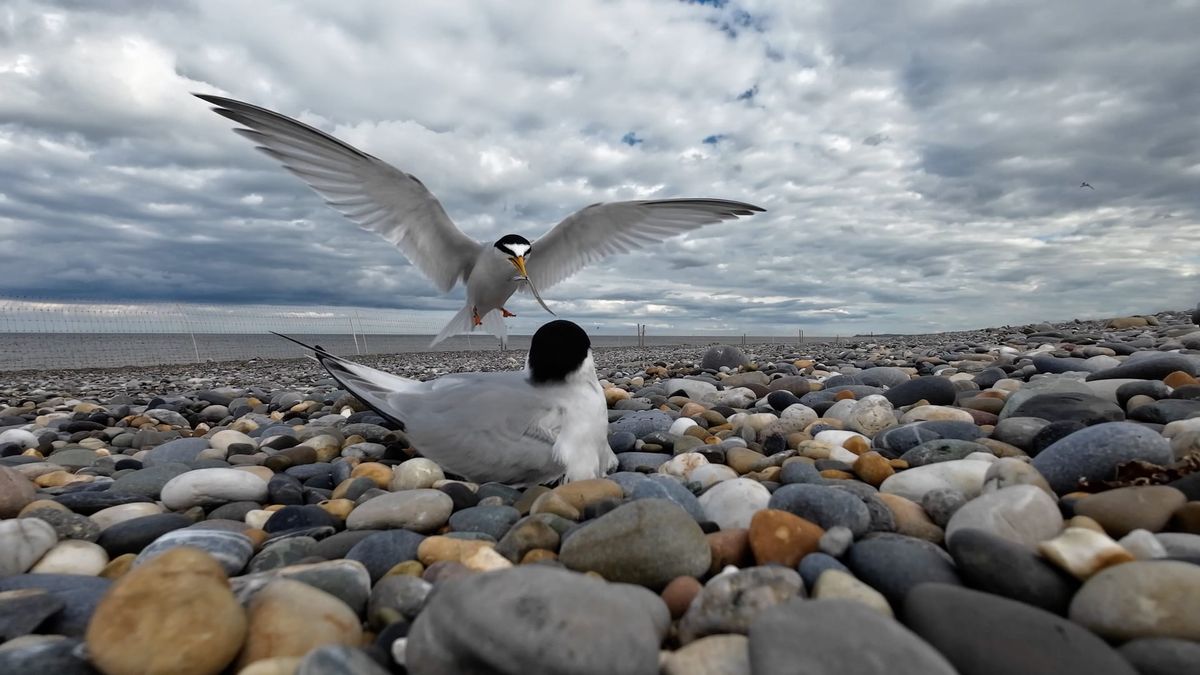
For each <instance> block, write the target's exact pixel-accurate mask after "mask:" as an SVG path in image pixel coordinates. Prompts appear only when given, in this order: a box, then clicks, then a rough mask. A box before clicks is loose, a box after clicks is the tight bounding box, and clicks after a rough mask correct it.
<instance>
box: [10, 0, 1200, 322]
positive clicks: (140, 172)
mask: <svg viewBox="0 0 1200 675" xmlns="http://www.w3.org/2000/svg"><path fill="white" fill-rule="evenodd" d="M164 7H165V8H164ZM1197 27H1200V2H1197V1H1196V0H1176V1H1174V2H1170V1H1166V0H1164V1H1162V2H1153V3H1128V2H1124V1H1118V0H1086V1H1085V0H1079V1H1063V2H1044V1H1042V0H1028V1H1014V2H974V1H970V0H953V1H951V0H941V1H934V2H929V1H920V2H918V1H908V2H905V1H895V0H888V1H886V2H885V1H880V2H855V3H847V2H837V1H835V0H829V1H828V2H815V1H814V2H794V1H792V0H778V1H768V0H752V1H746V2H737V1H735V0H729V1H728V2H725V1H717V2H712V1H709V2H701V3H687V2H675V1H668V0H662V1H657V2H650V1H639V2H634V1H622V0H618V1H613V2H585V1H582V0H580V1H571V2H552V3H548V2H536V1H532V0H531V1H523V0H508V1H506V2H499V3H498V2H486V1H482V0H481V1H479V2H465V1H464V2H441V1H437V2H391V1H384V0H380V1H379V2H345V3H331V2H323V1H317V0H314V1H312V2H299V1H291V2H284V1H280V0H256V1H255V2H235V1H232V0H228V1H226V0H204V1H203V2H200V1H196V2H174V3H157V2H151V1H150V0H123V1H116V0H111V1H108V2H103V3H93V2H89V1H86V0H63V1H61V2H34V1H30V0H10V1H9V2H6V3H5V4H4V7H3V8H2V9H0V242H2V243H0V295H2V296H9V297H12V296H19V297H32V298H37V299H41V300H55V299H58V298H66V299H83V300H101V301H110V302H117V301H120V302H135V303H136V302H163V301H170V302H210V303H252V304H263V303H275V304H288V305H353V306H360V307H374V308H390V309H393V310H402V311H403V312H404V313H405V314H404V316H411V317H413V321H414V323H418V322H419V323H423V324H428V323H429V322H431V321H432V322H434V323H436V322H438V321H442V320H444V318H448V317H449V315H450V313H451V312H452V311H453V310H455V309H457V308H458V307H460V306H461V304H462V298H463V295H462V290H461V289H459V290H457V291H456V292H455V293H454V294H452V295H450V296H442V295H440V294H439V293H438V292H437V290H436V289H435V288H434V287H433V285H432V284H431V283H429V282H428V281H426V280H425V279H424V278H423V277H422V276H421V275H420V273H419V272H418V271H417V270H416V269H415V268H413V267H412V266H410V265H409V264H408V263H407V262H406V261H405V259H404V257H403V256H402V255H401V254H400V253H399V252H398V251H396V250H395V249H393V248H392V247H391V246H390V245H388V244H386V243H385V242H382V240H379V239H377V238H376V237H375V236H374V235H372V234H369V233H367V232H363V231H360V230H358V229H357V228H356V227H355V226H354V225H353V224H352V223H350V222H349V221H346V220H343V219H342V218H341V217H340V216H338V215H337V214H336V213H334V212H333V211H332V210H330V209H329V208H328V207H326V206H324V205H323V203H322V200H321V199H320V198H319V197H318V196H317V195H316V194H315V193H313V192H311V191H310V190H308V188H306V187H304V186H303V185H302V184H301V183H299V182H298V181H297V180H296V179H294V178H293V177H291V176H290V175H288V174H287V173H285V172H284V171H282V170H280V169H279V168H278V167H277V166H276V165H275V164H274V163H273V162H272V161H271V160H269V159H268V158H266V157H264V156H262V155H260V154H259V153H256V152H254V151H253V150H252V147H251V144H250V143H248V142H247V141H246V140H245V139H242V138H239V137H237V136H236V135H234V134H233V133H230V131H229V129H230V127H231V123H230V122H229V121H227V120H225V119H223V118H220V117H218V116H216V115H214V114H213V113H211V112H210V111H209V109H208V106H207V105H206V104H204V103H203V102H201V101H199V100H198V99H195V98H193V97H191V96H190V95H189V92H208V93H217V94H222V95H227V96H231V97H233V98H238V99H242V100H246V101H250V102H253V103H256V104H259V105H262V106H265V107H268V108H272V109H274V110H278V111H280V112H283V113H285V114H288V115H291V116H294V117H297V118H299V119H301V120H303V121H305V122H308V123H310V124H313V125H315V126H318V127H320V128H322V129H325V130H327V131H329V132H331V133H333V134H335V135H337V136H338V137H340V138H342V139H344V140H346V141H347V142H349V143H351V144H353V145H356V146H358V147H360V148H362V149H364V150H365V151H367V152H369V153H371V154H374V155H377V156H379V157H381V158H383V159H386V160H388V161H390V162H392V163H394V164H395V165H396V166H397V167H399V168H401V169H403V170H405V171H407V172H409V173H411V174H413V175H415V176H417V177H419V178H420V179H421V180H422V181H423V182H424V183H425V184H426V185H427V186H429V188H430V189H431V190H432V191H433V192H434V193H435V194H436V195H438V197H439V198H440V199H441V201H442V203H443V204H444V205H445V207H446V209H447V211H448V212H449V214H450V216H451V217H452V218H453V219H454V220H455V221H456V222H457V223H458V224H459V226H460V227H461V228H462V229H463V230H465V231H466V232H467V233H468V234H471V235H473V236H476V237H478V238H480V239H487V240H494V239H495V238H496V237H498V236H500V235H502V234H505V233H507V232H521V233H526V234H528V235H539V234H541V233H542V232H544V231H545V230H546V229H548V228H549V227H550V226H552V225H553V224H555V223H557V222H558V221H559V220H560V219H562V218H563V217H565V216H567V215H568V214H570V213H571V212H573V211H574V210H576V209H578V208H580V207H582V206H585V205H587V204H590V203H593V202H597V201H609V200H621V199H638V198H649V197H653V198H667V197H684V196H689V197H722V198H729V199H737V200H743V201H748V202H751V203H754V204H758V205H760V206H762V207H764V208H766V209H767V213H765V214H761V215H758V216H755V217H754V218H751V219H748V220H743V221H739V222H736V223H725V224H721V225H717V226H710V227H708V228H705V229H702V230H699V231H697V232H695V233H692V234H690V235H688V236H685V237H679V238H676V239H673V240H670V241H668V242H666V243H665V244H661V245H658V246H653V247H650V248H648V249H645V250H643V251H641V252H639V253H637V254H631V255H626V256H623V257H620V258H615V259H610V260H609V261H608V262H609V264H602V265H597V266H595V267H592V268H588V269H587V270H585V271H584V272H582V273H580V274H578V275H577V276H575V277H573V278H572V279H570V280H568V281H567V282H565V283H562V284H560V285H558V286H555V287H553V288H551V289H546V290H545V291H544V292H543V295H544V296H545V297H546V299H547V301H548V302H549V303H551V305H552V306H553V307H554V308H555V309H556V310H557V311H558V313H559V315H560V316H563V317H566V318H572V319H575V320H577V321H580V322H585V323H586V324H588V325H589V328H594V327H595V326H596V325H600V326H602V327H603V328H602V330H604V331H605V332H621V331H628V330H629V326H631V325H632V324H635V323H639V322H640V323H647V324H649V325H650V326H651V330H652V331H657V332H660V333H661V332H689V331H700V330H730V331H743V330H745V331H749V332H752V333H775V334H794V333H795V331H796V330H797V329H800V328H802V329H805V330H806V332H808V334H811V335H830V334H835V333H836V334H843V335H845V334H850V333H854V332H865V331H911V332H925V331H931V330H942V329H956V328H971V327H980V326H994V325H1001V324H1012V323H1021V322H1027V321H1036V320H1057V319H1067V318H1073V317H1100V316H1109V315H1115V314H1121V313H1134V312H1151V311H1156V310H1162V309H1175V308H1180V309H1181V308H1185V307H1192V306H1194V305H1195V303H1196V302H1197V301H1198V300H1200V283H1198V282H1200V87H1198V86H1197V79H1196V77H1197V73H1200V46H1198V43H1197V41H1196V30H1197ZM1082 181H1087V182H1088V183H1090V184H1091V185H1092V186H1094V188H1095V189H1094V190H1093V189H1087V188H1081V187H1080V183H1081V182H1082ZM531 238H532V237H531ZM519 297H520V299H519V300H518V301H516V302H514V303H513V305H510V308H512V309H515V311H517V313H518V314H520V318H519V319H516V320H514V321H513V323H511V324H510V330H512V331H514V332H518V333H519V332H529V331H530V330H531V329H532V328H534V327H536V325H538V324H539V323H540V322H541V321H542V320H543V318H544V317H545V316H546V315H545V314H544V313H541V310H540V309H538V308H537V306H536V305H535V304H534V302H533V301H532V300H530V299H529V298H528V297H527V296H519Z"/></svg>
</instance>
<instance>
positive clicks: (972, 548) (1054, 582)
mask: <svg viewBox="0 0 1200 675" xmlns="http://www.w3.org/2000/svg"><path fill="white" fill-rule="evenodd" d="M949 550H950V555H951V556H952V557H953V558H954V564H955V565H956V566H957V568H958V570H957V571H958V574H959V576H960V577H962V579H963V581H964V582H965V583H966V584H967V586H970V587H971V588H977V589H979V590H981V591H987V592H988V593H993V594H995V595H999V596H1003V597H1006V598H1010V599H1012V600H1017V601H1020V602H1024V603H1026V604H1030V605H1033V606H1035V607H1040V608H1042V609H1044V610H1047V611H1049V612H1054V613H1055V614H1059V615H1065V614H1066V613H1067V608H1068V607H1069V606H1070V604H1071V597H1072V596H1073V595H1074V594H1075V591H1076V590H1077V589H1078V587H1079V584H1078V583H1077V582H1076V581H1075V580H1074V579H1072V578H1070V577H1068V576H1066V575H1065V574H1063V573H1062V572H1060V571H1059V570H1058V569H1057V568H1056V567H1053V566H1052V565H1050V564H1049V563H1048V562H1046V560H1045V559H1044V558H1042V557H1041V556H1040V555H1038V554H1037V553H1036V552H1035V551H1033V550H1031V549H1030V548H1029V547H1028V546H1025V545H1023V544H1018V543H1015V542H1013V541H1011V540H1009V539H1006V538H1004V537H1001V536H998V535H996V534H992V533H991V532H984V531H982V530H969V529H966V530H959V531H958V532H957V534H955V536H954V540H953V541H952V542H950V544H949Z"/></svg>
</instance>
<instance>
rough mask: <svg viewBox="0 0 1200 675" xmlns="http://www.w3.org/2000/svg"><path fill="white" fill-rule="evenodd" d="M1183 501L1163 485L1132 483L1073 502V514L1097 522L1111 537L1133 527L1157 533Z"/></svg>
mask: <svg viewBox="0 0 1200 675" xmlns="http://www.w3.org/2000/svg"><path fill="white" fill-rule="evenodd" d="M1187 500H1188V499H1187V496H1186V495H1184V494H1183V493H1182V492H1180V491H1179V490H1177V489H1175V488H1173V487H1169V486H1167V485H1135V486H1130V487H1123V488H1117V489H1115V490H1109V491H1107V492H1101V493H1099V494H1094V495H1090V496H1087V497H1084V498H1083V499H1080V500H1079V501H1078V502H1077V503H1076V504H1075V514H1076V515H1080V516H1087V517H1089V518H1091V519H1093V520H1095V521H1096V522H1098V523H1100V525H1101V527H1103V528H1104V531H1105V532H1107V533H1108V534H1109V535H1110V536H1112V537H1113V538H1114V539H1115V538H1120V537H1124V536H1125V535H1127V534H1129V533H1130V532H1132V531H1134V530H1149V531H1150V532H1158V531H1159V530H1161V529H1163V528H1164V527H1165V526H1166V524H1167V521H1169V520H1170V519H1171V514H1173V513H1174V512H1175V510H1176V509H1178V508H1179V507H1181V506H1183V505H1184V504H1185V503H1187Z"/></svg>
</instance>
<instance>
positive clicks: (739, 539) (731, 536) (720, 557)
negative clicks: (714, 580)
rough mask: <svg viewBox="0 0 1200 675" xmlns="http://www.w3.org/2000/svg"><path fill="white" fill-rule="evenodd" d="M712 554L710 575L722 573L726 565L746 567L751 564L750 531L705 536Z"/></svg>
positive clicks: (720, 532)
mask: <svg viewBox="0 0 1200 675" xmlns="http://www.w3.org/2000/svg"><path fill="white" fill-rule="evenodd" d="M704 537H705V539H707V540H708V548H709V550H710V551H711V552H712V564H711V565H709V567H708V571H709V573H710V574H716V573H717V572H720V571H721V570H722V569H724V567H725V566H726V565H736V566H738V567H745V566H746V564H747V563H749V562H750V531H749V530H743V529H732V530H721V531H719V532H710V533H709V534H706V535H704Z"/></svg>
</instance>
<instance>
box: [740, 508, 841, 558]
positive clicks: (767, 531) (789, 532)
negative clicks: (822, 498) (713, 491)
mask: <svg viewBox="0 0 1200 675" xmlns="http://www.w3.org/2000/svg"><path fill="white" fill-rule="evenodd" d="M823 534H825V530H824V528H822V527H821V526H820V525H817V524H816V523H813V522H811V521H809V520H805V519H804V518H801V517H800V516H797V515H795V514H792V513H788V512H787V511H780V510H778V509H762V510H761V511H758V512H756V513H755V514H754V516H753V517H752V518H751V519H750V530H749V534H748V535H747V537H748V539H749V541H750V550H751V551H752V552H753V553H754V559H755V561H757V563H758V564H759V565H767V564H770V563H778V564H780V565H783V566H784V567H795V566H796V565H797V564H799V562H800V559H801V558H803V557H804V556H806V555H808V554H809V553H812V552H813V551H816V550H817V548H818V543H819V542H820V540H821V535H823Z"/></svg>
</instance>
